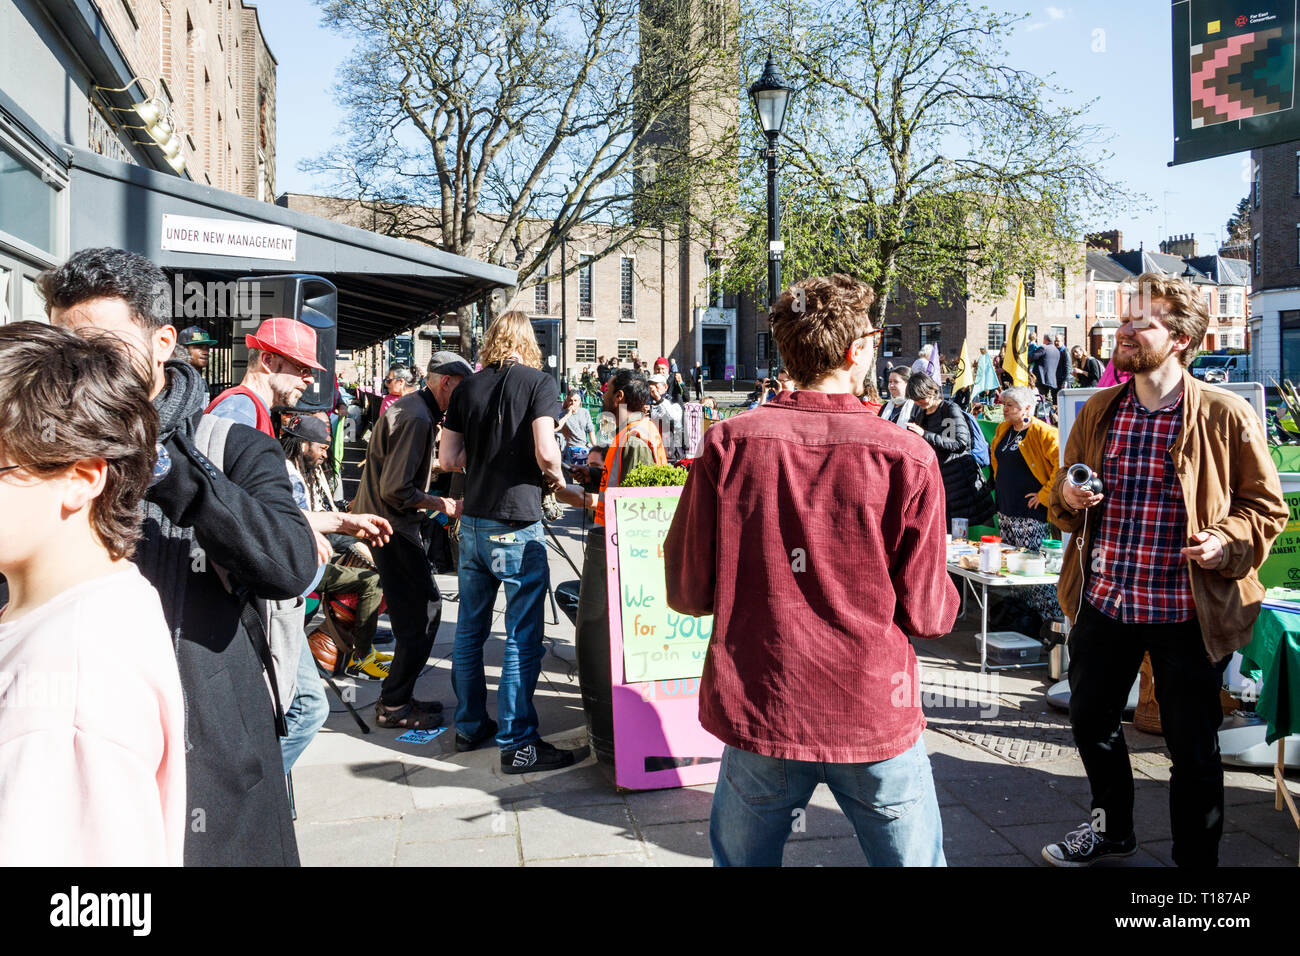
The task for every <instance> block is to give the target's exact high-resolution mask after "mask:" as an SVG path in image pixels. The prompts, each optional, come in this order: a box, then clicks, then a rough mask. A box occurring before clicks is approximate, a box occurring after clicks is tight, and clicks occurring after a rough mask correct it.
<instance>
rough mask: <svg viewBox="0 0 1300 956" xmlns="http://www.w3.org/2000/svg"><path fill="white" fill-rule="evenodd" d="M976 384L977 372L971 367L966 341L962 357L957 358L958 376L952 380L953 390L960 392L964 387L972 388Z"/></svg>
mask: <svg viewBox="0 0 1300 956" xmlns="http://www.w3.org/2000/svg"><path fill="white" fill-rule="evenodd" d="M974 384H975V372H974V370H973V369H972V368H971V367H970V359H969V358H968V357H967V354H966V343H965V342H963V343H962V344H961V358H960V359H958V360H957V377H956V378H955V379H953V380H952V390H953V391H954V392H960V391H961V390H962V389H963V388H970V387H971V386H972V385H974Z"/></svg>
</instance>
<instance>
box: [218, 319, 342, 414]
mask: <svg viewBox="0 0 1300 956" xmlns="http://www.w3.org/2000/svg"><path fill="white" fill-rule="evenodd" d="M244 343H245V344H246V345H247V346H248V370H247V371H246V372H245V373H244V380H243V382H241V383H240V384H238V385H236V386H235V387H234V388H228V389H226V390H225V391H224V392H222V393H221V394H220V395H218V396H217V397H216V398H214V399H213V400H212V404H211V405H209V406H208V407H207V412H208V414H209V415H219V416H221V417H222V418H230V419H233V420H234V421H237V422H239V423H241V424H243V425H248V426H250V427H252V428H256V429H257V430H258V431H260V432H265V433H266V434H268V435H270V436H271V437H272V438H274V437H275V428H274V426H273V425H272V424H271V411H270V410H271V407H272V406H274V405H287V406H289V407H290V408H292V407H293V406H295V405H297V404H298V399H300V398H302V393H303V392H304V391H305V390H306V389H307V388H308V387H309V386H310V385H311V384H312V382H313V381H315V379H314V377H313V374H312V372H313V370H316V371H322V370H324V368H325V366H323V365H321V364H320V363H319V362H317V361H316V330H315V329H313V328H312V327H311V326H309V325H304V324H303V323H302V322H298V321H296V320H295V319H286V318H274V319H265V320H264V321H263V322H262V324H261V325H259V326H258V327H257V333H256V334H255V335H246V336H244Z"/></svg>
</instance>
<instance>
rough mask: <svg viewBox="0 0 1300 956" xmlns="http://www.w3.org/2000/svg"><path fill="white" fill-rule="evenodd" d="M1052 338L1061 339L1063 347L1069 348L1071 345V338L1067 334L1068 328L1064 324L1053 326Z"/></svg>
mask: <svg viewBox="0 0 1300 956" xmlns="http://www.w3.org/2000/svg"><path fill="white" fill-rule="evenodd" d="M1052 339H1053V341H1055V340H1056V339H1060V340H1061V348H1063V349H1068V348H1069V347H1070V340H1069V338H1068V336H1067V332H1066V328H1065V326H1063V325H1054V326H1052Z"/></svg>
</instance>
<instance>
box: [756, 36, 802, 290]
mask: <svg viewBox="0 0 1300 956" xmlns="http://www.w3.org/2000/svg"><path fill="white" fill-rule="evenodd" d="M793 92H794V89H793V88H792V87H790V86H787V85H786V84H785V81H784V80H782V79H781V74H780V73H778V72H777V69H776V60H775V58H774V57H773V55H772V54H771V53H769V54H768V55H767V65H766V66H765V67H763V75H762V76H760V77H759V78H758V82H756V83H755V84H754V85H753V86H751V87H750V88H749V97H750V99H752V100H753V101H754V110H755V111H756V112H757V113H758V124H759V126H761V127H762V128H763V132H764V133H765V134H766V135H767V303H768V311H769V313H770V311H771V306H772V303H774V302H775V301H776V297H777V296H778V295H779V294H780V292H781V253H782V252H784V251H785V249H784V246H783V245H782V243H781V241H780V239H779V238H778V237H779V236H780V234H781V207H780V206H779V205H778V204H777V201H776V141H777V140H778V139H779V138H780V136H781V130H782V129H783V128H784V127H785V110H786V106H787V105H789V102H790V94H791V93H793Z"/></svg>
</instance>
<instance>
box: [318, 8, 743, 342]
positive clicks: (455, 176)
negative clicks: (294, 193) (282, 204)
mask: <svg viewBox="0 0 1300 956" xmlns="http://www.w3.org/2000/svg"><path fill="white" fill-rule="evenodd" d="M318 3H320V6H321V8H322V10H323V13H324V19H325V23H326V24H327V25H328V26H330V27H331V28H333V29H335V30H337V31H338V32H340V33H342V34H344V35H346V36H350V37H355V38H356V39H357V44H358V45H357V48H356V52H355V54H354V55H353V56H352V57H351V59H350V60H349V61H348V62H347V63H346V64H345V66H344V67H343V69H342V70H341V73H340V77H339V82H338V85H337V87H336V92H337V95H338V97H339V99H340V101H341V103H342V104H343V105H344V106H345V107H346V109H347V113H348V123H349V126H350V129H351V134H350V136H349V137H348V139H347V141H346V142H345V143H343V144H342V145H340V146H338V147H336V148H335V149H332V150H330V151H329V152H327V153H326V154H325V155H323V156H321V157H319V158H318V159H316V160H314V161H312V162H310V163H307V164H305V168H306V169H308V170H311V171H315V172H320V173H326V174H329V175H331V176H332V177H333V188H334V189H335V190H336V191H338V192H339V193H341V194H342V195H344V196H346V197H348V198H349V199H351V200H352V201H353V202H355V203H359V204H362V205H363V206H365V208H366V211H367V212H368V213H369V214H370V215H371V216H372V219H373V222H374V225H375V227H376V228H377V229H379V230H380V231H383V232H385V233H387V234H389V235H394V236H399V237H402V238H407V239H412V240H415V241H419V242H424V243H428V244H430V245H433V246H436V247H438V248H440V249H444V250H446V251H448V252H452V253H456V254H458V255H465V256H473V257H475V258H481V259H484V260H486V261H488V262H490V263H493V264H496V265H503V266H507V267H510V268H514V269H516V270H517V271H518V277H519V285H520V287H523V286H528V285H531V284H535V283H536V282H538V281H543V279H544V278H545V279H555V278H557V273H552V274H550V275H549V276H548V275H547V274H546V273H547V270H546V269H545V268H543V266H544V264H545V263H546V262H547V261H548V260H549V258H550V257H551V255H552V254H553V253H554V251H555V250H556V248H557V246H558V245H559V243H560V240H561V237H564V236H568V235H569V234H570V233H572V232H573V231H574V230H575V229H578V227H580V226H585V225H591V224H599V225H601V226H602V227H603V228H602V230H601V231H602V233H604V234H607V236H608V243H607V244H606V246H605V248H604V249H602V250H599V252H602V253H607V252H610V251H612V250H613V249H615V248H617V247H618V245H619V244H620V243H624V242H626V241H628V240H630V239H634V238H636V237H638V236H640V235H641V234H642V231H643V230H644V231H645V234H647V235H648V234H649V229H650V228H651V226H650V224H652V223H654V224H657V223H659V222H661V221H666V220H670V219H671V220H675V221H680V220H681V219H683V217H689V216H691V215H693V214H694V213H695V210H694V209H693V207H692V204H691V203H689V202H687V201H686V197H687V195H688V191H689V190H697V191H698V190H703V191H705V192H708V191H710V190H714V189H716V188H718V187H717V185H716V183H718V182H722V181H724V179H725V176H726V174H727V170H726V164H725V162H724V160H725V157H726V156H727V155H728V151H729V145H728V144H732V143H734V136H735V128H734V122H733V123H732V124H731V125H730V127H726V126H725V125H724V126H723V128H717V122H716V115H733V116H734V101H735V71H734V63H735V52H734V44H730V43H728V42H727V37H728V36H729V35H731V34H730V33H729V31H728V30H727V29H720V30H719V29H714V28H706V25H704V24H701V23H700V22H699V21H698V18H694V17H693V15H692V14H693V12H694V11H695V9H696V8H697V7H698V6H699V5H700V0H694V2H693V0H659V2H657V3H655V4H653V12H654V16H649V15H647V16H643V15H642V8H643V6H646V5H644V4H643V3H642V2H641V0H318ZM716 11H717V15H718V16H720V17H728V16H732V15H733V13H732V12H731V11H732V8H731V6H729V5H727V4H716ZM715 26H716V24H715ZM728 64H730V65H728ZM727 102H731V103H732V104H733V107H732V109H731V110H730V111H727V110H726V109H725V104H726V103H727ZM711 103H712V104H716V105H717V106H718V108H719V109H721V110H722V112H721V113H720V114H716V115H714V116H711V117H709V118H708V119H707V120H706V119H705V113H704V111H702V110H701V106H705V107H707V106H708V105H709V104H711ZM706 125H707V126H708V135H700V130H702V129H703V128H704V127H705V126H706ZM665 130H672V131H673V132H674V134H675V135H664V133H665ZM730 149H731V150H733V151H734V146H731V147H730ZM732 155H733V156H734V152H733V153H732ZM647 165H653V167H654V169H655V174H654V175H653V176H645V175H642V172H643V171H644V169H645V167H646V166H647ZM734 175H735V174H734V162H733V165H732V169H731V170H730V176H731V179H732V182H733V188H734ZM655 235H658V233H657V232H655ZM576 268H577V263H572V264H570V268H569V271H573V270H574V269H576ZM515 291H516V290H514V289H512V290H508V291H507V293H506V294H505V295H504V296H498V297H497V298H496V300H495V301H494V303H493V306H492V308H493V310H494V311H495V310H497V309H499V308H500V307H501V305H502V304H503V303H504V301H507V300H508V299H509V298H510V297H511V296H512V295H513V294H514V292H515ZM460 324H461V336H462V342H468V341H469V337H470V332H469V328H468V317H467V314H466V310H462V314H461V323H460Z"/></svg>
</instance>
